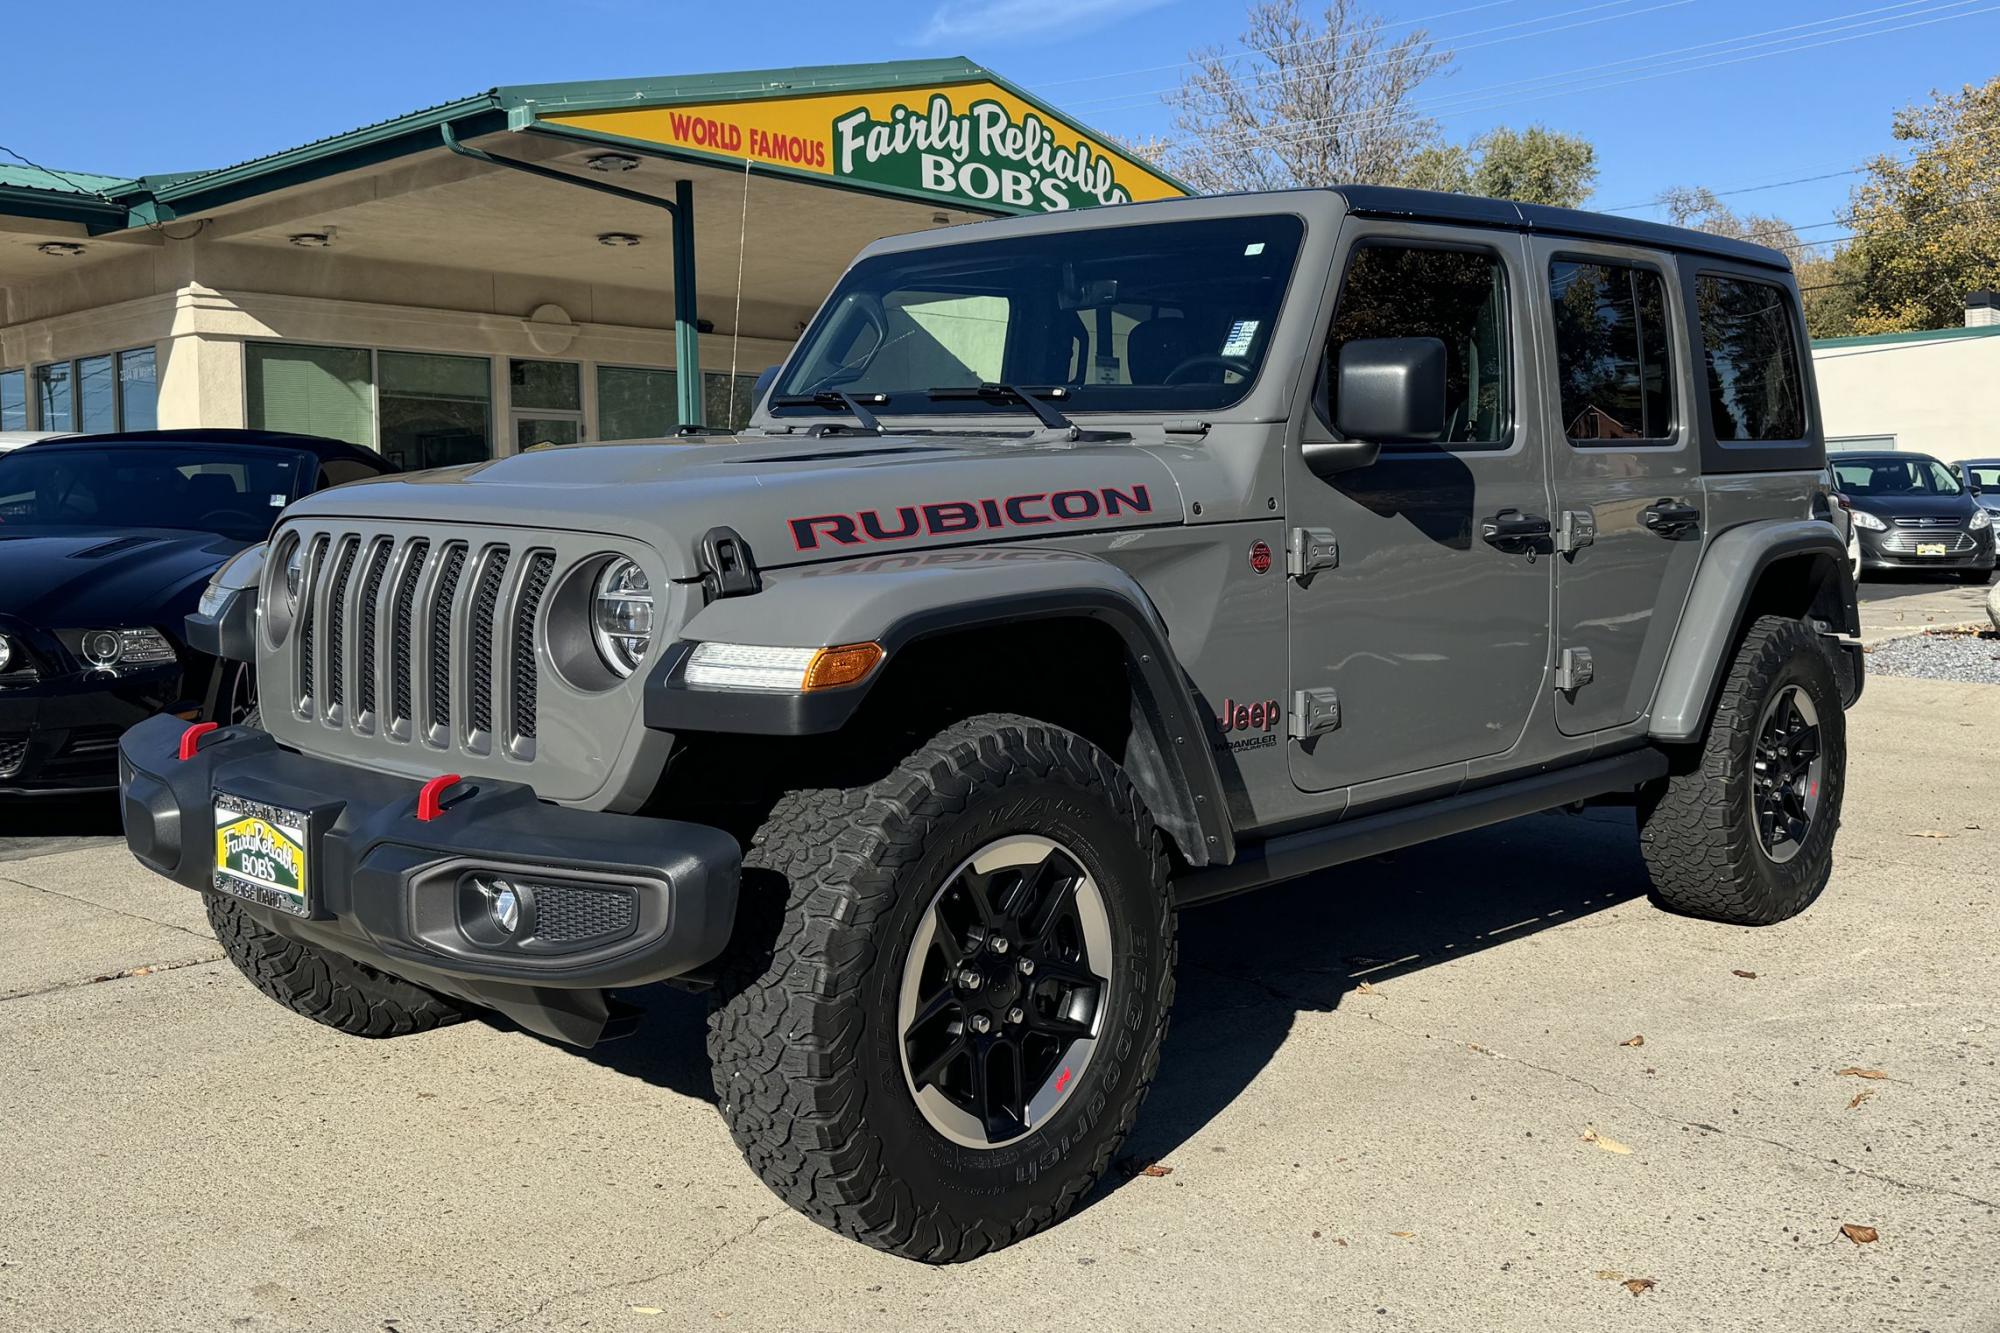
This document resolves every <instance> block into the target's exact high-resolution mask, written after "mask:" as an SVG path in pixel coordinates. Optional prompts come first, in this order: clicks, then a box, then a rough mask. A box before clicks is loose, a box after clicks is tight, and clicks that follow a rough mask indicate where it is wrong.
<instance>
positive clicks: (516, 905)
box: [475, 879, 521, 935]
mask: <svg viewBox="0 0 2000 1333" xmlns="http://www.w3.org/2000/svg"><path fill="white" fill-rule="evenodd" d="M475 883H476V884H477V886H478V889H479V893H480V896H481V897H483V898H485V899H486V915H487V916H488V917H490V918H492V921H493V924H494V925H496V926H498V927H499V928H500V932H501V933H502V934H504V935H512V934H513V933H514V932H515V931H517V930H519V929H520V928H521V894H520V891H519V890H517V889H516V888H515V887H514V886H513V885H512V884H509V883H508V882H507V881H506V880H504V879H482V880H478V881H475Z"/></svg>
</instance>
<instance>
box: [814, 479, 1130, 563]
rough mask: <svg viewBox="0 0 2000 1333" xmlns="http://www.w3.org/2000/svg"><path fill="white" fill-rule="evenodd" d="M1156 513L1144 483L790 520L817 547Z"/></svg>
mask: <svg viewBox="0 0 2000 1333" xmlns="http://www.w3.org/2000/svg"><path fill="white" fill-rule="evenodd" d="M1127 512H1130V513H1134V514H1150V513H1152V512H1153V497H1152V495H1151V494H1150V493H1149V492H1148V491H1147V489H1146V485H1145V483H1144V482H1134V483H1132V484H1131V485H1129V486H1127V487H1123V488H1121V487H1117V486H1099V487H1092V488H1089V489H1083V490H1069V491H1032V492H1029V493H1027V494H1025V495H1010V496H1007V497H1005V498H1002V499H992V498H988V499H979V500H939V501H933V502H931V503H928V504H917V505H898V506H896V507H895V508H893V509H888V510H881V509H863V510H859V511H857V512H854V513H851V514H812V515H808V516H802V517H799V518H794V519H789V520H787V523H786V526H787V527H788V528H789V529H790V530H791V534H792V546H793V548H794V549H795V550H799V551H817V550H819V549H820V546H821V543H822V542H824V543H828V544H831V545H835V546H860V545H864V544H867V543H871V542H895V541H908V540H910V539H911V538H915V537H948V536H956V535H958V534H961V533H967V532H978V531H982V530H987V529H997V528H1027V527H1039V526H1041V525H1042V524H1044V523H1082V522H1085V521H1087V520H1089V519H1093V518H1098V517H1100V516H1102V517H1105V518H1116V517H1118V516H1119V515H1120V514H1123V513H1127Z"/></svg>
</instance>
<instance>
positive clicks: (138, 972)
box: [125, 967, 154, 977]
mask: <svg viewBox="0 0 2000 1333" xmlns="http://www.w3.org/2000/svg"><path fill="white" fill-rule="evenodd" d="M153 972H154V969H153V968H150V967H135V968H133V969H132V970H131V971H130V972H127V973H126V974H125V975H126V976H128V977H150V976H152V975H153Z"/></svg>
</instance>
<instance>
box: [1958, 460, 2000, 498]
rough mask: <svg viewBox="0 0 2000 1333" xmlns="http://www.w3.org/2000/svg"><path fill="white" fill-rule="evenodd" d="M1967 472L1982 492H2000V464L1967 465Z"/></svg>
mask: <svg viewBox="0 0 2000 1333" xmlns="http://www.w3.org/2000/svg"><path fill="white" fill-rule="evenodd" d="M1965 471H1966V474H1967V475H1968V476H1970V477H1971V478H1972V484H1973V485H1974V486H1977V487H1978V488H1979V489H1980V490H1982V491H2000V463H1967V464H1966V465H1965Z"/></svg>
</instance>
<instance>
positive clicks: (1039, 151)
mask: <svg viewBox="0 0 2000 1333" xmlns="http://www.w3.org/2000/svg"><path fill="white" fill-rule="evenodd" d="M541 119H542V120H543V122H544V123H545V124H550V125H562V126H567V127H568V128H571V129H576V130H583V131H587V132H590V133H593V134H602V135H610V136H613V137H616V138H620V139H627V140H631V141H634V142H637V143H644V144H658V145H662V146H664V147H668V148H674V149H680V150H685V151H689V152H695V153H702V154H709V155H713V156H717V157H724V158H733V159H736V160H739V161H742V160H748V161H750V162H756V163H762V164H763V165H766V166H772V167H783V168H787V169H789V170H793V171H799V172H805V173H809V174H812V175H818V176H826V177H829V178H831V179H833V180H836V181H840V182H843V183H852V184H855V185H860V186H864V187H865V186H876V187H880V188H884V189H887V190H890V191H893V192H895V193H901V194H918V195H923V196H926V197H930V198H935V199H939V200H944V201H948V202H951V203H955V204H968V205H971V206H972V207H975V208H987V209H993V210H995V211H1000V212H1033V211H1036V210H1043V211H1049V212H1054V211H1058V210H1062V209H1069V208H1094V207H1098V206H1101V205H1104V204H1122V203H1129V202H1133V201H1143V200H1148V199H1171V198H1177V197H1179V196H1181V195H1183V194H1185V193H1187V192H1186V191H1185V190H1183V189H1182V188H1181V187H1180V186H1178V185H1176V184H1174V183H1173V182H1172V181H1170V180H1168V179H1167V178H1166V177H1164V176H1161V175H1160V174H1159V173H1157V172H1155V171H1152V170H1150V169H1149V168H1147V167H1145V166H1142V165H1140V164H1139V163H1138V162H1135V161H1133V160H1132V159H1131V158H1130V157H1128V156H1126V155H1125V154H1123V153H1121V152H1119V151H1118V150H1116V149H1114V148H1111V147H1108V146H1106V145H1105V144H1103V143H1101V142H1099V141H1098V140H1097V139H1095V138H1093V137H1091V136H1090V135H1088V134H1086V133H1084V132H1083V131H1082V130H1080V129H1078V128H1077V127H1076V126H1074V125H1070V124H1069V123H1067V122H1065V121H1063V120H1061V119H1060V118H1058V117H1056V116H1054V115H1052V114H1050V113H1049V112H1048V111H1046V110H1044V109H1042V108H1040V107H1038V106H1035V105H1034V104H1033V103H1030V102H1028V101H1027V100H1026V99H1024V98H1022V97H1020V96H1019V95H1017V94H1015V93H1013V92H1011V91H1009V90H1008V89H1006V88H1003V87H1001V86H1000V85H999V84H997V83H992V82H986V81H981V82H973V83H964V84H953V85H949V86H944V87H932V88H900V89H885V90H882V91H876V92H844V93H832V94H811V95H806V96H798V97H782V98H771V99H765V100H759V101H725V102H700V103H690V104H685V105H677V106H652V107H643V108H634V109H630V110H624V109H620V110H605V111H576V112H557V113H554V114H549V115H545V116H543V117H542V118H541Z"/></svg>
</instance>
